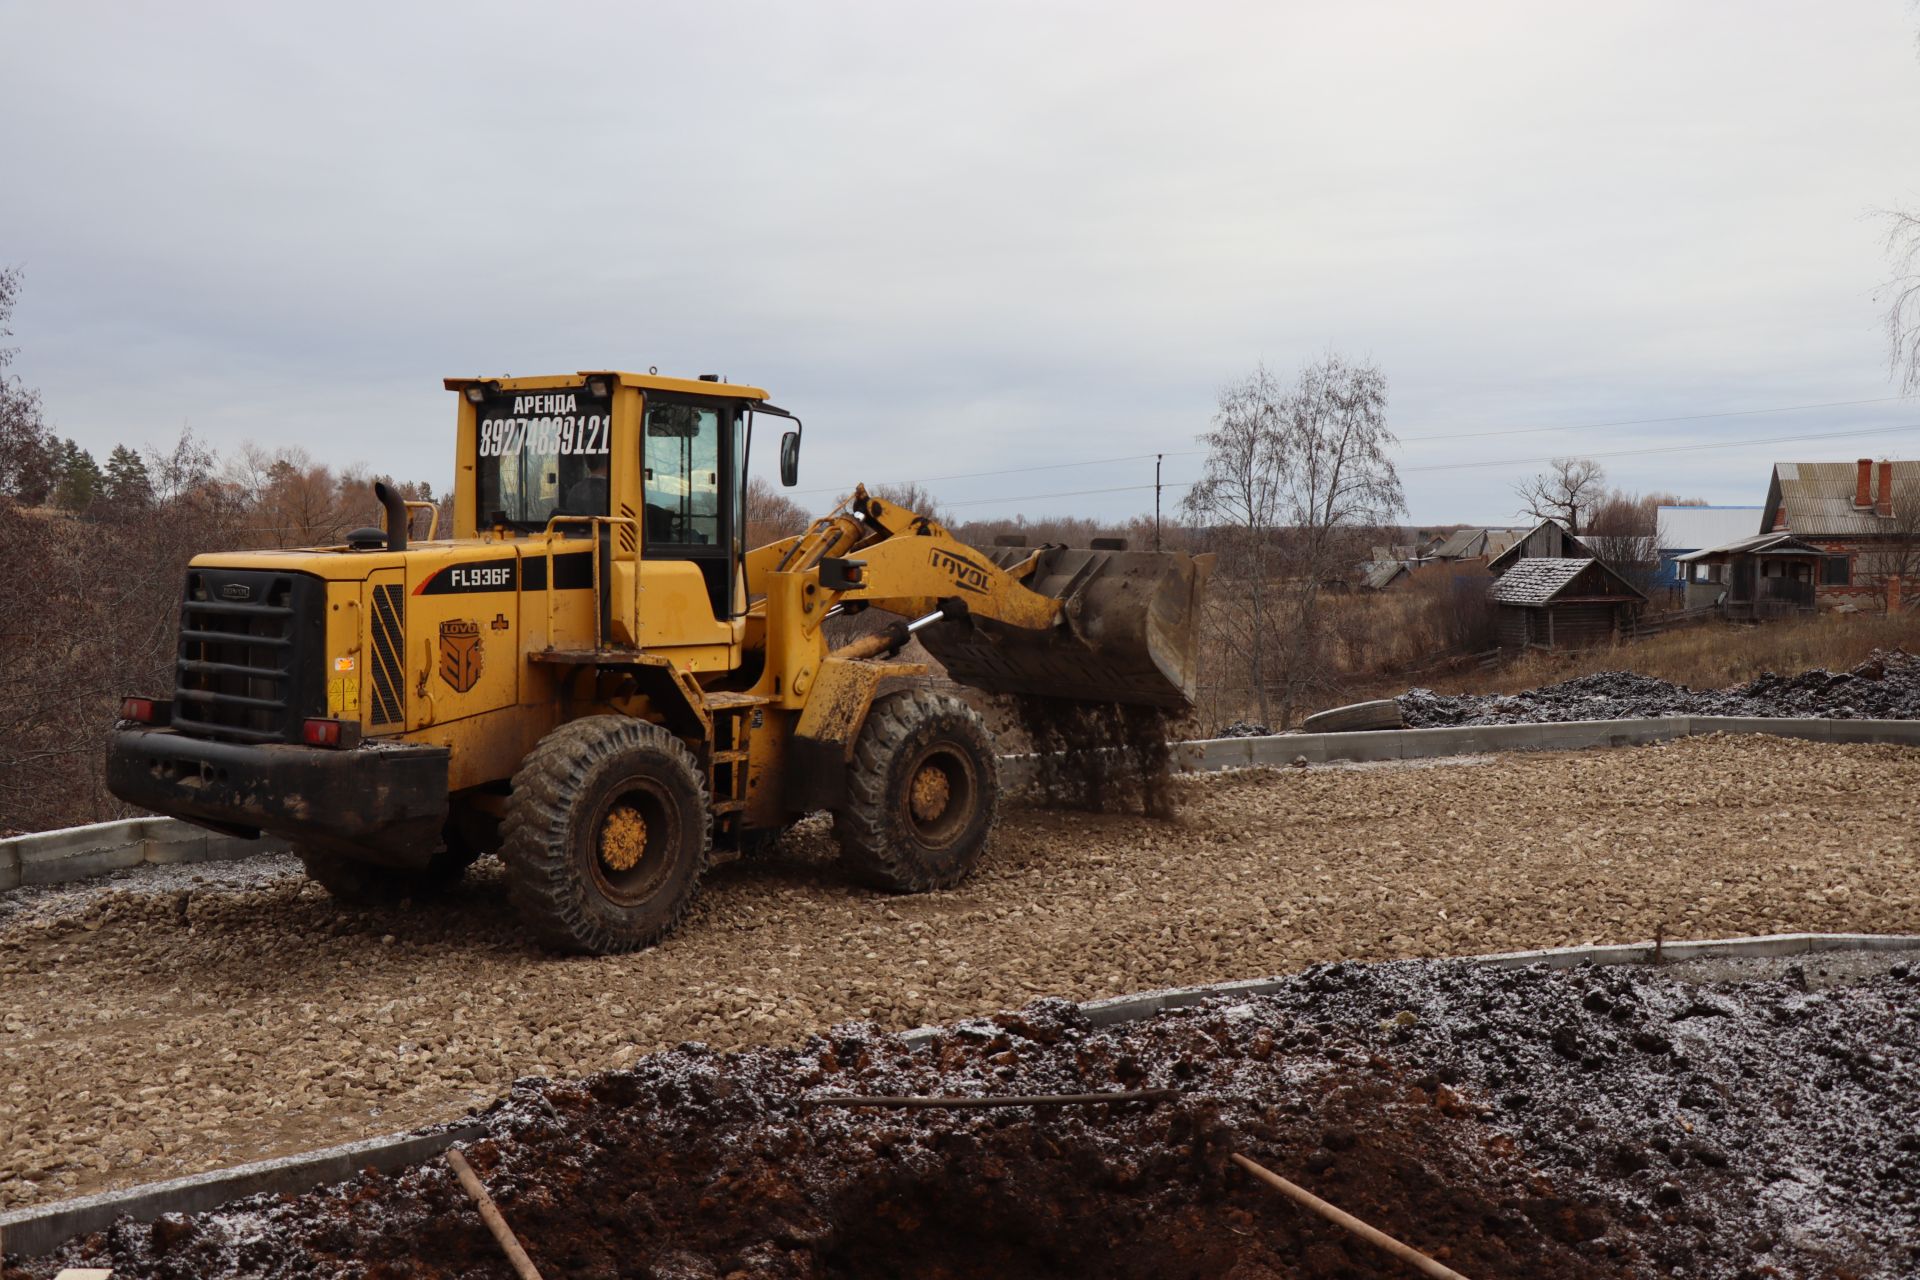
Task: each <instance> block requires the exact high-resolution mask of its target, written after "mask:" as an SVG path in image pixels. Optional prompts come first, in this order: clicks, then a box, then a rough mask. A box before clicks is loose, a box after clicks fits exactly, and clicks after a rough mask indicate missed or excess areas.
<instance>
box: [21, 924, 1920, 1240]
mask: <svg viewBox="0 0 1920 1280" xmlns="http://www.w3.org/2000/svg"><path fill="white" fill-rule="evenodd" d="M1907 949H1920V934H1870V933H1782V934H1772V935H1769V936H1766V937H1758V938H1725V939H1717V940H1709V941H1701V942H1669V943H1665V944H1663V946H1662V947H1661V953H1662V955H1663V957H1664V958H1665V959H1667V960H1669V961H1674V962H1678V961H1680V960H1704V959H1719V958H1736V957H1741V956H1781V955H1798V954H1812V953H1814V952H1837V951H1900V950H1907ZM1653 953H1654V944H1653V943H1651V942H1639V943H1634V944H1631V945H1628V946H1587V947H1555V948H1552V949H1550V950H1545V951H1506V952H1499V953H1496V954H1493V955H1483V956H1459V957H1436V958H1437V959H1456V960H1458V961H1459V963H1462V964H1479V965H1488V966H1494V967H1499V968H1519V967H1521V966H1524V965H1529V964H1546V965H1548V966H1549V967H1552V968H1571V967H1573V966H1574V965H1578V964H1648V963H1651V962H1652V960H1653ZM1369 963H1391V962H1382V961H1373V962H1369ZM1287 981H1289V979H1288V978H1285V977H1279V978H1257V979H1251V980H1243V981H1237V982H1216V983H1211V984H1209V985H1206V986H1199V987H1170V988H1167V989H1165V990H1161V991H1145V992H1140V993H1138V994H1135V995H1127V996H1114V997H1112V998H1110V999H1106V1000H1092V1001H1088V1002H1086V1003H1084V1004H1082V1005H1081V1006H1080V1010H1081V1012H1082V1013H1084V1014H1086V1016H1087V1018H1088V1020H1089V1021H1091V1022H1092V1023H1093V1025H1095V1026H1097V1027H1107V1026H1115V1025H1118V1024H1121V1023H1126V1022H1135V1021H1138V1020H1140V1019H1142V1018H1149V1017H1152V1016H1153V1015H1155V1014H1158V1013H1164V1012H1166V1011H1167V1010H1170V1009H1184V1008H1187V1007H1189V1006H1191V1005H1196V1004H1201V1003H1203V1002H1205V1001H1207V1000H1215V999H1220V998H1223V997H1241V998H1244V997H1247V996H1257V995H1264V994H1266V993H1268V992H1271V991H1277V990H1279V989H1280V988H1281V986H1282V985H1283V984H1285V983H1286V982H1287ZM942 1031H943V1028H941V1027H916V1028H914V1029H913V1030H911V1031H908V1032H905V1033H903V1034H902V1035H901V1036H900V1039H901V1040H902V1041H904V1042H905V1043H906V1044H907V1045H908V1046H909V1047H916V1048H917V1047H920V1046H923V1045H925V1044H926V1043H927V1042H929V1041H930V1040H932V1039H933V1038H934V1037H936V1036H938V1035H940V1034H942ZM485 1132H486V1130H485V1128H484V1127H483V1126H482V1125H480V1124H478V1123H473V1122H468V1123H462V1124H458V1125H453V1126H449V1127H447V1128H444V1129H437V1130H430V1131H425V1132H418V1133H403V1134H395V1135H393V1136H391V1137H386V1138H368V1139H366V1140H365V1141H362V1142H350V1143H347V1144H346V1145H344V1146H338V1147H327V1148H325V1149H323V1150H320V1151H309V1152H305V1153H303V1154H301V1155H296V1156H285V1157H282V1158H281V1159H278V1160H262V1161H257V1162H255V1163H252V1164H243V1165H236V1166H235V1167H233V1168H231V1169H219V1170H215V1171H214V1172H211V1173H202V1174H195V1175H194V1176H192V1177H188V1178H175V1179H172V1180H170V1181H167V1182H152V1183H148V1184H146V1185H145V1186H140V1187H131V1188H128V1189H126V1190H124V1191H107V1192H102V1193H100V1194H98V1195H92V1196H82V1197H80V1198H78V1199H74V1200H61V1201H56V1202H55V1203H53V1204H47V1205H30V1206H28V1207H27V1208H25V1209H16V1210H13V1211H12V1212H10V1213H3V1214H0V1248H4V1249H5V1250H6V1251H7V1252H9V1253H12V1254H14V1255H16V1256H18V1257H23V1258H33V1257H37V1256H39V1255H41V1254H44V1253H47V1252H49V1251H51V1250H53V1249H54V1248H56V1247H58V1246H59V1245H60V1244H61V1243H62V1242H63V1241H65V1240H68V1239H71V1238H72V1237H74V1236H77V1235H87V1234H90V1233H92V1232H95V1231H101V1230H104V1229H105V1228H107V1227H109V1226H111V1225H112V1224H113V1223H114V1222H115V1221H117V1220H118V1219H119V1218H120V1217H122V1216H130V1217H132V1218H133V1219H134V1220H135V1221H138V1222H150V1221H152V1220H153V1219H155V1218H158V1217H159V1216H160V1215H162V1214H166V1213H203V1212H205V1211H206V1210H208V1209H214V1208H218V1207H219V1206H220V1205H223V1204H227V1203H230V1202H231V1201H234V1200H240V1199H244V1198H245V1197H247V1196H254V1195H259V1194H261V1193H263V1192H271V1193H274V1194H278V1195H301V1194H304V1193H305V1192H308V1191H312V1190H314V1189H316V1188H318V1187H323V1186H327V1185H329V1184H331V1183H336V1182H344V1181H346V1180H347V1179H349V1178H352V1177H355V1176H357V1175H358V1174H359V1173H361V1172H362V1171H363V1170H366V1169H377V1170H379V1171H380V1172H382V1173H392V1172H394V1171H395V1170H398V1169H403V1168H406V1167H408V1166H410V1165H415V1164H423V1163H425V1162H426V1161H428V1160H431V1159H432V1158H433V1157H435V1156H437V1155H439V1154H440V1153H441V1152H442V1151H445V1150H446V1149H447V1148H448V1147H451V1146H453V1145H454V1144H455V1143H459V1142H468V1141H471V1140H473V1139H476V1138H479V1137H482V1136H484V1135H485Z"/></svg>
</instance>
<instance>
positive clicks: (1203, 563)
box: [920, 547, 1213, 710]
mask: <svg viewBox="0 0 1920 1280" xmlns="http://www.w3.org/2000/svg"><path fill="white" fill-rule="evenodd" d="M982 554H984V555H986V556H988V557H989V558H990V559H992V560H993V561H994V562H995V563H996V564H998V565H999V566H1000V567H1001V568H1003V569H1009V568H1012V567H1014V566H1016V565H1018V564H1020V563H1021V562H1023V561H1024V560H1026V559H1027V557H1029V556H1031V555H1033V554H1034V553H1033V552H1032V551H1031V550H1029V549H1027V548H1025V547H995V548H993V549H992V550H983V552H982ZM1212 568H1213V557H1212V556H1189V555H1185V554H1180V553H1175V552H1159V551H1090V550H1086V549H1084V548H1079V547H1047V548H1044V549H1043V550H1041V552H1040V560H1039V563H1038V564H1037V565H1036V566H1035V568H1034V571H1033V574H1032V576H1030V577H1029V578H1028V579H1027V580H1026V584H1027V586H1028V587H1029V588H1030V589H1031V590H1033V591H1036V592H1038V593H1039V594H1041V595H1044V596H1051V597H1053V598H1054V599H1056V600H1061V601H1064V602H1065V607H1064V608H1063V609H1062V610H1061V617H1060V621H1059V622H1058V623H1056V624H1055V625H1054V626H1053V627H1052V628H1050V629H1048V630H1045V631H1030V630H1027V629H1026V628H1024V627H1014V626H1009V625H1007V624H1005V623H1001V622H995V621H993V620H991V619H988V618H982V617H979V616H977V615H976V616H974V617H971V618H966V619H961V620H958V621H953V622H942V623H939V624H937V625H934V626H931V627H928V628H926V629H925V630H924V631H922V632H920V641H921V643H922V644H924V645H925V646H926V647H927V650H928V651H929V652H930V653H932V654H933V656H934V657H936V658H938V659H939V660H940V662H941V664H942V665H944V666H945V667H946V669H947V674H948V675H950V676H951V677H952V678H953V679H954V680H956V681H958V682H959V683H961V684H965V685H971V686H973V687H974V688H976V689H984V690H986V691H987V692H989V693H1017V694H1035V695H1039V696H1041V697H1048V698H1068V699H1074V700H1078V701H1084V702H1119V703H1127V704H1131V705H1135V706H1149V707H1164V708H1167V709H1170V710H1185V709H1187V708H1188V707H1190V706H1192V705H1193V689H1194V681H1195V677H1196V673H1197V667H1198V647H1199V646H1198V644H1197V643H1196V639H1195V637H1196V633H1197V632H1198V629H1199V620H1200V601H1201V598H1202V595H1203V593H1204V591H1205V588H1206V582H1207V575H1208V573H1209V572H1210V571H1211V570H1212Z"/></svg>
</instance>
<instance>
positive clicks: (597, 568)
mask: <svg viewBox="0 0 1920 1280" xmlns="http://www.w3.org/2000/svg"><path fill="white" fill-rule="evenodd" d="M563 524H584V525H587V526H588V536H589V537H590V538H591V539H592V540H593V546H594V550H593V554H592V557H591V558H592V562H593V601H594V610H593V647H594V648H595V649H604V648H606V647H607V637H608V634H609V633H610V632H611V631H612V630H613V619H612V616H611V615H612V605H613V601H612V600H611V599H610V598H609V597H608V595H607V591H606V584H607V582H608V581H609V580H611V579H612V577H613V539H612V536H611V535H612V533H613V527H614V526H615V525H625V526H626V527H627V528H629V529H632V530H633V531H634V533H635V535H636V536H635V539H634V545H635V546H636V547H638V546H639V545H640V544H639V538H638V534H639V526H638V524H637V523H636V522H635V521H634V518H633V517H632V516H574V515H562V514H560V513H559V512H557V511H556V512H555V513H554V514H552V515H550V516H548V517H547V527H546V529H545V533H546V535H547V538H546V550H545V555H546V557H547V647H548V648H549V649H551V648H553V602H554V600H555V598H556V597H558V596H559V594H560V577H559V574H558V573H557V571H556V570H555V569H554V565H553V544H554V542H555V539H554V537H553V534H554V530H555V529H556V528H557V527H558V526H560V525H563ZM601 526H605V527H604V528H602V527H601ZM636 558H637V557H636ZM602 560H604V561H606V564H605V565H604V566H603V565H602V564H601V561H602ZM633 587H634V590H635V591H638V590H639V589H640V575H639V574H637V573H636V574H635V575H634V580H633ZM634 613H635V615H636V617H637V616H638V614H639V607H638V605H637V603H636V605H635V608H634Z"/></svg>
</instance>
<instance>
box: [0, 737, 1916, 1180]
mask: <svg viewBox="0 0 1920 1280" xmlns="http://www.w3.org/2000/svg"><path fill="white" fill-rule="evenodd" d="M1178 789H1179V792H1180V799H1181V801H1182V804H1181V811H1180V813H1179V814H1178V816H1177V817H1175V818H1173V819H1170V820H1154V819H1146V818H1143V817H1140V816H1138V815H1137V814H1124V813H1108V814H1090V813H1083V812H1071V811H1050V810H1040V809H1030V808H1020V807H1010V808H1009V809H1008V811H1007V812H1006V813H1005V815H1004V817H1003V820H1002V823H1001V827H1000V830H999V832H998V834H997V836H996V838H995V840H994V842H993V845H992V847H991V850H990V852H989V856H988V858H987V860H986V863H985V865H984V866H983V867H982V869H981V870H980V872H979V873H978V874H977V875H976V876H975V877H974V878H973V879H972V880H971V881H970V882H969V883H967V884H966V885H964V886H963V887H961V888H959V889H957V890H954V891H951V892H944V893H938V894H932V895H927V896H924V897H914V898H887V897H881V896H877V895H875V894H872V893H869V892H866V891H864V890H861V889H858V888H856V887H854V886H853V885H851V884H850V883H849V882H848V881H847V880H845V879H844V878H842V877H841V876H840V875H839V874H838V873H837V871H836V870H835V867H834V865H833V862H832V851H833V842H832V839H831V836H830V835H829V834H828V832H827V829H826V827H825V825H824V823H823V822H818V821H816V822H814V823H810V824H807V825H805V826H803V827H802V828H799V829H797V830H796V831H795V832H793V833H792V834H791V835H789V837H788V838H787V839H786V841H785V842H784V843H783V846H782V847H781V849H780V850H779V851H778V852H777V854H776V855H775V856H773V857H771V858H768V859H764V860H759V861H754V862H749V863H738V864H734V865H731V866H728V867H725V868H722V869H720V870H719V871H717V872H716V873H715V874H714V875H713V876H712V878H711V880H710V881H709V883H708V885H707V886H706V890H705V892H704V893H703V895H702V897H701V899H700V901H699V902H698V904H697V905H696V906H695V908H694V910H693V912H692V913H691V915H690V916H689V917H688V919H687V921H686V922H685V924H684V925H683V926H682V928H681V929H680V930H679V931H678V932H677V933H676V934H675V935H674V936H672V937H671V938H670V939H669V940H668V941H667V942H665V943H664V944H663V945H661V946H659V947H657V948H655V949H653V950H650V951H646V952H641V953H638V954H634V955H630V956H625V957H619V958H612V959H559V958H555V957H553V956H551V955H547V954H544V953H542V952H540V951H538V950H537V949H535V948H534V947H533V946H531V945H530V944H528V943H527V942H525V941H523V940H522V939H521V938H520V936H519V931H518V928H517V925H516V922H515V917H514V916H513V914H512V912H511V911H510V909H509V908H508V906H507V904H506V902H505V901H504V895H503V893H502V892H501V886H500V884H499V883H498V878H497V872H495V871H494V870H493V869H492V868H490V867H488V866H485V865H483V866H482V867H481V868H480V869H479V870H478V871H477V873H476V874H475V875H474V876H473V877H472V878H471V880H470V882H469V883H468V884H467V885H466V886H465V887H463V888H462V889H461V890H460V891H459V893H458V894H457V895H456V896H455V897H454V898H453V899H452V900H451V901H449V902H442V903H436V904H434V905H432V906H430V907H426V906H422V907H416V908H414V909H411V910H397V911H391V912H353V911H343V910H340V909H338V908H336V907H335V906H334V904H333V903H332V902H331V901H330V900H328V899H327V898H326V897H325V895H324V894H323V893H322V892H321V891H320V890H319V889H317V888H315V887H312V886H309V885H307V884H305V882H304V881H303V880H302V879H301V878H300V877H299V874H298V871H297V868H296V867H295V866H294V865H293V864H292V863H291V861H290V860H288V859H268V860H261V861H258V862H253V863H247V864H237V865H231V866H221V867H217V868H216V867H204V868H197V869H196V868H171V869H165V870H150V871H147V872H144V873H140V874H137V875H130V876H128V877H125V878H120V879H115V880H110V881H104V882H98V883H94V884H90V885H81V886H68V887H63V888H57V889H41V890H27V891H21V892H18V893H15V894H11V895H7V896H6V897H0V1204H4V1205H6V1206H8V1207H13V1206H17V1205H21V1204H28V1203H36V1202H41V1201H46V1200H52V1199H57V1198H62V1197H65V1196H69V1195H73V1194H76V1193H81V1192H86V1191H91V1190H97V1189H103V1188H108V1187H115V1186H122V1185H128V1184H132V1183H138V1182H146V1181H152V1180H155V1179H159V1178H164V1177H170V1176H176V1175H179V1174H183V1173H188V1172H196V1171H200V1170H204V1169H209V1168H214V1167H219V1166H223V1165H229V1164H233V1163H236V1162H240V1161H244V1160H249V1159H255V1158H259V1157H264V1156H270V1155H277V1154H283V1153H288V1152H293V1151H298V1150H305V1149H310V1148H313V1147H318V1146H323V1145H326V1144H329V1143H333V1142H340V1141H346V1140H349V1139H352V1138H358V1137H363V1136H368V1135H374V1134H380V1133H389V1132H394V1131H397V1130H402V1129H407V1128H410V1127H414V1126H417V1125H421V1124H426V1123H430V1122H435V1121H442V1120H448V1119H452V1118H455V1117H457V1116H459V1115H461V1114H463V1113H465V1112H467V1111H468V1110H469V1109H472V1108H475V1107H482V1106H485V1105H487V1104H488V1103H490V1102H492V1101H493V1100H495V1099H497V1098H499V1097H500V1096H502V1094H504V1093H505V1092H506V1091H507V1090H508V1088H509V1086H510V1085H511V1083H512V1081H513V1080H514V1079H515V1078H516V1077H520V1076H530V1075H540V1076H548V1077H553V1078H557V1079H564V1078H573V1077H581V1076H585V1075H588V1074H590V1073H593V1072H596V1071H600V1070H604V1069H607V1068H611V1067H617V1066H624V1065H627V1064H630V1063H632V1062H634V1061H635V1060H636V1059H637V1058H639V1057H640V1056H641V1055H643V1054H647V1053H651V1052H653V1051H656V1050H660V1049H664V1048H670V1047H672V1046H674V1045H677V1044H680V1043H681V1042H684V1041H702V1042H705V1043H706V1044H708V1045H710V1046H712V1048H714V1049H716V1050H728V1049H733V1048H736V1047H740V1046H746V1045H752V1044H776V1045H777V1044H783V1043H786V1044H791V1043H798V1042H799V1041H801V1040H802V1039H803V1038H804V1037H806V1036H807V1035H809V1034H811V1033H814V1032H818V1031H820V1030H821V1029H823V1028H826V1027H828V1026H830V1025H833V1024H835V1023H840V1022H843V1021H847V1020H854V1019H865V1020H870V1021H872V1022H873V1023H876V1024H878V1026H879V1027H880V1028H883V1029H899V1028H906V1027H912V1026H915V1025H921V1024H928V1023H939V1022H949V1021H952V1020H954V1019H956V1018H962V1017H967V1016H971V1015H977V1014H982V1013H988V1012H991V1011H994V1010H999V1009H1005V1008H1011V1007H1018V1006H1021V1005H1024V1004H1026V1003H1027V1002H1029V1001H1031V1000H1033V999H1035V998H1037V997H1041V996H1055V997H1063V998H1067V999H1089V998H1095V997H1100V996H1105V995H1112V994H1117V993H1121V992H1128V991H1137V990H1142V989H1148V988H1153V987H1157V986H1168V985H1181V984H1194V983H1204V982H1211V981H1217V980H1222V979H1230V978H1244V977H1253V976H1260V975H1265V974H1271V973H1285V972H1292V971H1296V970H1299V969H1301V968H1303V967H1305V966H1307V965H1308V964H1311V963H1313V962H1317V961H1328V960H1340V959H1389V958H1397V957H1412V956H1445V955H1460V954H1472V953H1482V952H1489V951H1499V950H1508V949H1519V948H1529V947H1546V946H1560V945H1571V944H1578V943H1586V942H1618V941H1633V940H1639V939H1643V938H1649V937H1652V936H1654V935H1655V934H1656V933H1663V934H1664V935H1665V936H1666V937H1668V938H1674V939H1679V938H1700V937H1719V936H1729V935H1737V934H1757V933H1771V932H1786V931H1800V930H1806V931H1837V932H1848V931H1855V932H1911V931H1915V930H1920V865H1917V864H1920V851H1917V850H1916V847H1915V841H1916V839H1920V836H1917V835H1916V831H1915V827H1914V824H1913V821H1912V808H1911V805H1912V797H1913V796H1914V795H1915V794H1916V793H1920V752H1916V751H1913V750H1908V749H1901V748H1896V747H1880V746H1833V745H1818V744H1811V743H1801V742H1789V741H1783V740H1775V739H1767V738H1697V739H1686V740H1681V741H1677V742H1673V743H1670V744H1665V745H1662V746H1657V747H1645V748H1636V749H1631V750H1619V751H1604V752H1585V753H1578V754H1555V755H1514V756H1503V757H1481V758H1472V759H1467V760H1454V761H1444V762H1433V763H1430V764H1428V765H1426V766H1425V767H1413V766H1369V767H1337V766H1336V767H1329V768H1316V769H1307V770H1281V771H1266V772H1249V773H1241V774H1227V775H1217V776H1212V777H1206V778H1198V779H1190V780H1186V781H1183V782H1181V783H1180V784H1178Z"/></svg>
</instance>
